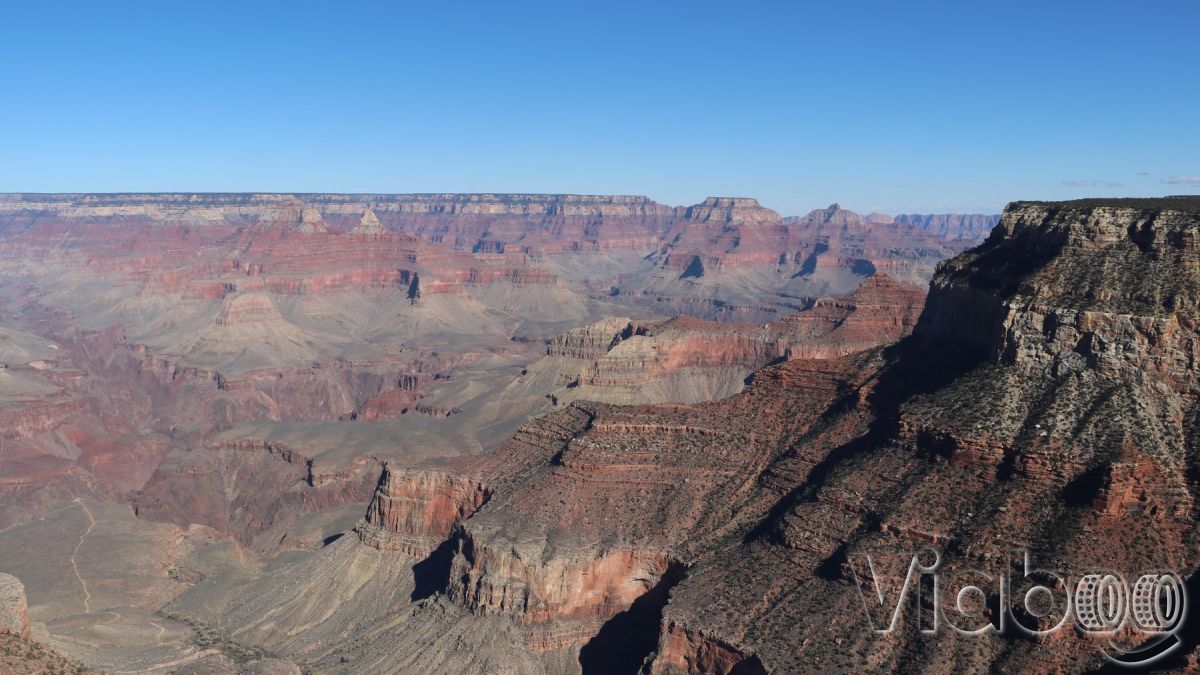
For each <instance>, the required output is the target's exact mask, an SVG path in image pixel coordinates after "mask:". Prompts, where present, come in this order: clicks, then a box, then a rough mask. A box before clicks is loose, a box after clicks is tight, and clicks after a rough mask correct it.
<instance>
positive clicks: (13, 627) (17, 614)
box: [0, 573, 30, 640]
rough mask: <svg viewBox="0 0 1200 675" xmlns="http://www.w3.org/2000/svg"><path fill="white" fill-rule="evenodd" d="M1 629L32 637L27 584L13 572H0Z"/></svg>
mask: <svg viewBox="0 0 1200 675" xmlns="http://www.w3.org/2000/svg"><path fill="white" fill-rule="evenodd" d="M0 631H7V632H9V633H12V634H14V635H16V636H17V637H21V638H24V639H26V640H28V639H30V632H29V602H28V600H26V598H25V586H23V585H22V584H21V580H20V579H17V578H16V577H14V576H13V575H11V574H4V573H0Z"/></svg>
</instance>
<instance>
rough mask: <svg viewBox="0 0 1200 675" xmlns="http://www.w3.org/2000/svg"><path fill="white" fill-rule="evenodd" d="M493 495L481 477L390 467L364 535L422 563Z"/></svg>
mask: <svg viewBox="0 0 1200 675" xmlns="http://www.w3.org/2000/svg"><path fill="white" fill-rule="evenodd" d="M488 494H489V492H488V490H487V489H486V488H484V486H483V484H482V483H481V482H480V480H479V479H478V478H473V477H470V476H461V475H455V474H452V473H448V472H445V471H434V470H420V469H399V468H394V467H390V466H385V467H384V469H383V474H382V475H381V476H380V478H379V486H378V487H377V488H376V489H375V495H374V497H372V499H371V503H370V505H369V506H368V507H367V515H366V519H365V521H364V522H363V524H361V525H360V526H359V527H358V535H359V537H360V538H361V539H362V541H363V542H364V543H366V544H367V545H368V546H371V547H373V548H376V549H379V550H381V551H399V552H402V553H404V554H406V555H409V556H412V557H414V558H416V559H418V560H420V559H423V558H425V557H427V556H429V555H430V554H431V553H433V551H434V549H436V548H437V547H438V546H439V545H441V544H442V542H444V541H445V540H446V539H447V538H449V536H450V533H451V531H452V530H453V529H454V527H455V526H456V525H458V523H459V522H460V521H462V520H463V519H465V518H468V517H470V516H471V514H473V513H475V512H476V511H477V510H479V507H481V506H483V504H484V503H485V502H486V501H487V499H488Z"/></svg>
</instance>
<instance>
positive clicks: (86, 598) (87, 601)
mask: <svg viewBox="0 0 1200 675" xmlns="http://www.w3.org/2000/svg"><path fill="white" fill-rule="evenodd" d="M75 503H76V504H79V508H81V509H83V512H84V513H85V514H87V517H88V526H87V529H86V530H84V531H83V533H82V534H80V535H79V543H77V544H75V550H74V551H72V552H71V567H73V568H74V569H75V578H76V579H78V580H79V586H80V587H81V588H83V612H84V614H91V613H92V594H91V593H89V592H88V587H87V582H86V581H84V580H83V577H81V576H79V564H78V563H77V562H76V561H75V557H76V556H77V555H79V548H80V547H81V546H83V539H84V537H86V536H88V535H89V534H91V533H92V528H94V527H96V519H95V518H94V517H93V516H92V512H91V511H89V510H88V507H87V505H86V504H84V503H83V501H82V500H80V499H79V498H76V499H75Z"/></svg>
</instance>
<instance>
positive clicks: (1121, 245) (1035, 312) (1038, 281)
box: [922, 199, 1200, 391]
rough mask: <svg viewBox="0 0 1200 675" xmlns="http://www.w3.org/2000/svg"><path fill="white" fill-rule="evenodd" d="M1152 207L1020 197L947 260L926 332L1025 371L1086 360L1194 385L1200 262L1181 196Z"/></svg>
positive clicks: (1113, 372)
mask: <svg viewBox="0 0 1200 675" xmlns="http://www.w3.org/2000/svg"><path fill="white" fill-rule="evenodd" d="M1178 203H1179V204H1180V205H1181V206H1180V207H1178V208H1173V207H1174V206H1175V202H1173V201H1172V200H1169V199H1168V200H1162V201H1161V202H1158V203H1156V204H1157V206H1156V207H1149V206H1146V207H1138V206H1120V205H1114V206H1089V205H1087V204H1082V205H1075V204H1073V203H1071V202H1065V203H1057V204H1054V203H1051V204H1045V203H1036V202H1034V203H1021V202H1019V203H1016V204H1014V205H1012V206H1010V208H1009V209H1007V210H1006V211H1005V214H1004V217H1003V218H1002V219H1001V220H1000V224H999V225H998V226H997V227H996V229H995V230H994V231H993V233H992V235H991V237H989V238H988V240H987V241H986V242H985V243H984V244H983V245H982V246H980V247H979V248H978V249H975V250H974V251H971V252H970V253H968V254H966V255H964V256H961V257H959V258H957V259H955V260H954V261H952V262H950V263H947V264H946V265H945V266H944V267H943V269H942V270H941V275H940V276H939V278H938V279H937V280H936V281H935V283H934V284H933V286H932V287H931V290H930V297H929V301H928V308H927V310H926V315H925V316H924V317H923V318H922V328H923V330H922V334H923V335H926V336H928V337H930V338H934V339H947V340H955V341H960V342H963V343H965V344H969V345H970V346H971V347H972V348H974V349H976V350H978V351H979V352H980V353H982V354H984V355H986V356H987V357H988V358H991V359H996V360H998V361H1000V362H1002V363H1005V364H1007V365H1011V366H1015V367H1016V368H1018V369H1020V370H1022V371H1024V372H1027V373H1030V374H1042V373H1046V374H1054V375H1060V374H1065V373H1069V372H1073V371H1079V370H1082V369H1088V370H1090V371H1094V372H1096V373H1098V374H1100V375H1103V376H1106V377H1111V378H1114V379H1130V380H1146V379H1152V380H1155V381H1158V382H1162V383H1165V384H1169V385H1170V386H1172V387H1173V388H1175V389H1177V390H1179V391H1190V390H1193V389H1194V388H1195V386H1196V384H1197V380H1196V367H1195V366H1196V363H1197V356H1198V354H1197V351H1196V350H1197V349H1198V347H1197V345H1198V344H1200V333H1197V328H1196V322H1195V320H1194V316H1195V314H1196V312H1197V310H1198V309H1200V290H1198V289H1200V278H1198V277H1197V276H1196V273H1195V269H1196V265H1197V262H1198V261H1200V246H1198V245H1197V235H1196V231H1195V213H1194V212H1190V211H1188V210H1187V207H1186V204H1188V203H1190V202H1189V201H1188V200H1179V202H1178Z"/></svg>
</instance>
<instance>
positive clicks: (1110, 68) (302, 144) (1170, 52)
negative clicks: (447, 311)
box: [0, 0, 1200, 214]
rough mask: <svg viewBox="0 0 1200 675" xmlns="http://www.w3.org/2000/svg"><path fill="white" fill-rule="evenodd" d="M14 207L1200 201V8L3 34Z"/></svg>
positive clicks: (558, 17) (265, 11)
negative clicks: (556, 198)
mask: <svg viewBox="0 0 1200 675" xmlns="http://www.w3.org/2000/svg"><path fill="white" fill-rule="evenodd" d="M0 26H2V27H3V32H2V37H0V91H2V92H3V94H0V191H288V192H310V191H339V192H443V191H444V192H487V191H496V192H571V193H621V194H645V195H649V196H650V197H652V198H654V199H657V200H658V201H661V202H665V203H669V204H689V203H693V202H696V201H699V200H700V199H702V198H704V197H705V196H707V195H733V196H752V197H757V198H759V200H760V201H762V202H763V203H764V204H765V205H767V206H770V207H772V208H775V209H776V210H779V211H781V212H783V213H785V214H795V213H804V212H807V211H808V210H810V209H812V208H815V207H824V206H826V205H828V204H829V203H830V202H833V201H838V202H840V203H842V205H843V206H847V207H850V208H855V209H858V210H861V211H870V210H881V211H887V212H891V213H896V212H901V211H905V212H907V211H988V212H995V211H998V209H999V208H1000V207H1001V206H1003V204H1004V203H1005V202H1007V201H1009V200H1013V199H1049V198H1074V197H1083V196H1115V195H1161V194H1194V193H1200V47H1198V44H1200V43H1198V42H1197V38H1198V35H1200V33H1198V31H1200V1H1198V0H1120V1H1116V2H1110V1H1107V0H1086V1H1061V2H1054V1H1052V0H1043V1H1041V2H1028V3H1026V2H1010V1H1007V0H1006V1H1004V2H975V1H974V0H963V1H961V2H900V1H891V2H848V1H842V2H833V1H830V2H821V3H816V2H811V3H809V2H800V1H798V0H797V1H791V2H753V1H748V0H741V1H737V2H727V3H713V2H703V1H698V0H692V1H687V2H654V1H653V0H642V1H641V2H612V1H608V2H587V3H585V2H573V1H571V0H550V1H545V2H521V1H519V0H513V1H508V2H502V1H498V0H493V1H490V2H465V1H459V0H429V1H428V2H421V3H402V2H379V3H370V2H320V3H307V2H298V1H293V2H281V3H267V2H252V1H250V0H244V1H242V2H230V3H221V2H174V1H163V0H160V1H157V2H146V3H128V2H120V1H119V0H112V1H111V2H78V3H60V2H53V1H49V0H14V1H12V2H7V3H5V4H4V6H3V8H2V9H0Z"/></svg>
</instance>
